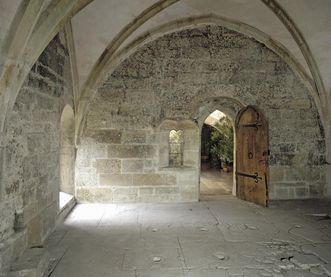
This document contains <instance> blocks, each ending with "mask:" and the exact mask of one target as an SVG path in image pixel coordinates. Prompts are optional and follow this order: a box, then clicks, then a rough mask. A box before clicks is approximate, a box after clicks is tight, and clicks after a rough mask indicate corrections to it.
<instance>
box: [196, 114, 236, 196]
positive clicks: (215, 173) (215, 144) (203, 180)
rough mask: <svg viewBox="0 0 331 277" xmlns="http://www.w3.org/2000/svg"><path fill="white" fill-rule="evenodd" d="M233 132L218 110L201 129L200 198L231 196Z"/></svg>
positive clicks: (229, 123) (230, 125) (226, 117)
mask: <svg viewBox="0 0 331 277" xmlns="http://www.w3.org/2000/svg"><path fill="white" fill-rule="evenodd" d="M233 147H234V131H233V125H232V122H231V121H230V119H229V117H228V116H226V115H225V114H224V113H222V112H220V111H218V110H216V111H214V112H213V113H211V114H210V115H209V116H208V117H207V118H206V120H205V121H204V124H203V126H202V130H201V172H200V199H202V200H208V199H215V198H217V197H218V196H221V195H231V194H232V189H233Z"/></svg>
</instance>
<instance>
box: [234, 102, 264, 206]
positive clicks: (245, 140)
mask: <svg viewBox="0 0 331 277" xmlns="http://www.w3.org/2000/svg"><path fill="white" fill-rule="evenodd" d="M235 128H236V188H237V190H236V191H237V196H238V197H239V198H240V199H243V200H246V201H250V202H253V203H256V204H259V205H262V206H267V205H268V180H269V167H268V155H269V138H268V124H267V121H266V119H265V117H264V115H263V114H262V112H260V111H259V110H258V109H257V108H256V107H254V106H247V107H245V108H243V109H241V110H240V111H239V113H238V116H237V118H236V123H235Z"/></svg>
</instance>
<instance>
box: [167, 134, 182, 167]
mask: <svg viewBox="0 0 331 277" xmlns="http://www.w3.org/2000/svg"><path fill="white" fill-rule="evenodd" d="M183 152H184V138H183V131H182V130H178V131H176V130H171V131H170V132H169V166H173V167H178V166H182V165H183Z"/></svg>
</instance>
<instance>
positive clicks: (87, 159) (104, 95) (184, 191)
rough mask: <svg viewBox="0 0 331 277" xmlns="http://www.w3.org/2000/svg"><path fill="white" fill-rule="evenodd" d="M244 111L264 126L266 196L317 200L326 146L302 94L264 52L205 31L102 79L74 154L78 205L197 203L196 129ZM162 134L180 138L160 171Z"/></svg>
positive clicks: (169, 38)
mask: <svg viewBox="0 0 331 277" xmlns="http://www.w3.org/2000/svg"><path fill="white" fill-rule="evenodd" d="M249 104H250V105H256V106H257V107H258V108H259V109H260V110H262V111H263V113H264V114H265V116H266V118H267V119H268V123H269V128H270V130H269V133H270V140H269V141H270V150H271V156H270V184H269V194H270V198H271V199H289V198H308V197H319V196H320V195H321V194H322V192H323V186H324V183H325V171H324V162H325V140H324V131H323V128H322V126H321V123H320V120H319V116H318V112H317V109H316V107H315V105H314V102H313V101H312V99H311V97H310V96H309V92H308V90H307V88H306V87H305V86H304V85H303V83H302V82H301V81H300V79H299V77H297V76H296V75H295V74H294V73H293V72H292V70H291V69H290V68H289V67H288V66H287V64H286V63H285V62H284V61H282V60H281V59H280V58H279V57H278V56H277V55H276V54H275V53H273V52H272V51H271V50H269V49H267V48H266V47H265V46H264V45H263V44H261V43H259V42H257V41H255V40H254V39H252V38H248V37H246V36H244V35H242V34H239V33H237V32H234V31H231V30H228V29H225V28H222V27H219V26H214V25H208V26H199V27H196V28H194V29H187V30H182V31H178V32H175V33H171V34H167V35H165V36H163V37H161V38H158V39H156V40H155V41H153V42H150V43H148V44H146V45H145V46H143V47H142V48H140V49H139V50H137V51H136V52H135V53H134V54H132V55H131V56H130V57H128V58H127V59H125V60H124V61H123V62H122V63H121V64H120V66H118V67H117V68H116V70H115V71H113V72H110V74H109V76H108V78H107V80H106V81H105V82H104V84H103V85H102V86H101V87H100V88H99V90H98V93H97V96H96V97H95V99H94V102H93V103H92V104H91V108H90V112H89V114H88V118H87V123H86V129H85V133H84V136H83V137H82V139H81V145H80V147H79V150H78V156H77V165H76V166H77V171H76V172H77V175H76V177H77V179H76V185H77V188H76V189H77V196H78V199H79V200H80V201H86V202H93V201H100V200H101V201H104V202H117V201H120V202H127V201H128V202H135V201H144V202H146V201H191V200H197V199H198V191H199V163H200V157H199V152H200V131H201V127H202V124H203V121H204V120H205V118H206V117H207V116H208V114H209V113H211V112H213V111H214V110H215V109H219V110H221V111H223V112H226V113H227V114H228V115H230V117H232V119H234V118H235V116H236V114H237V112H238V111H239V109H240V108H241V107H243V106H245V105H249ZM171 129H175V130H178V129H182V130H183V131H184V134H185V140H184V145H185V147H186V149H185V150H184V160H185V161H184V166H183V167H178V168H170V167H169V166H167V165H168V164H167V161H168V157H167V153H168V133H169V131H170V130H171Z"/></svg>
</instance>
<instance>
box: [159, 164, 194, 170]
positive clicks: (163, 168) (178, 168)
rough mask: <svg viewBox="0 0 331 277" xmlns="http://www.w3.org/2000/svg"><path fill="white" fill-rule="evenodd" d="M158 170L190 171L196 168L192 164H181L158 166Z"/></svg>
mask: <svg viewBox="0 0 331 277" xmlns="http://www.w3.org/2000/svg"><path fill="white" fill-rule="evenodd" d="M159 170H160V171H192V170H196V168H195V167H193V166H186V165H182V166H165V167H160V168H159Z"/></svg>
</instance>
